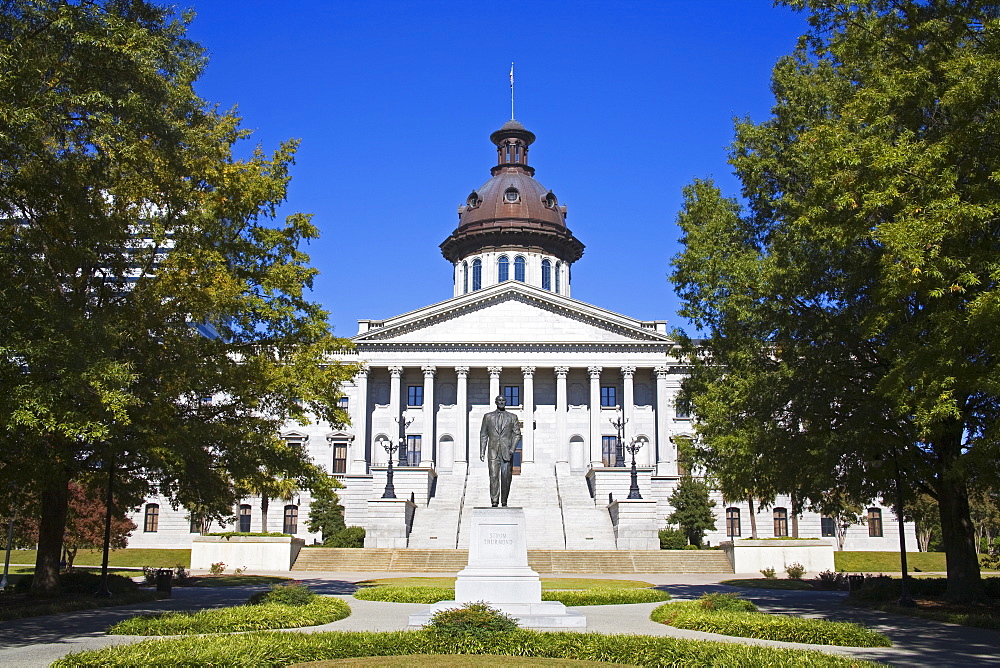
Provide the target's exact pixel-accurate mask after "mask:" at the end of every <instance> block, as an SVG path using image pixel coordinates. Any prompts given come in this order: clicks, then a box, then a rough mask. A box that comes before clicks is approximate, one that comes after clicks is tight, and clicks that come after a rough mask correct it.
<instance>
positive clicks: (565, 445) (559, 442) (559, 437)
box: [555, 366, 569, 462]
mask: <svg viewBox="0 0 1000 668" xmlns="http://www.w3.org/2000/svg"><path fill="white" fill-rule="evenodd" d="M555 373H556V461H557V462H569V441H568V440H567V438H566V412H567V411H568V410H569V408H568V405H567V401H566V376H567V375H568V374H569V367H568V366H557V367H556V368H555Z"/></svg>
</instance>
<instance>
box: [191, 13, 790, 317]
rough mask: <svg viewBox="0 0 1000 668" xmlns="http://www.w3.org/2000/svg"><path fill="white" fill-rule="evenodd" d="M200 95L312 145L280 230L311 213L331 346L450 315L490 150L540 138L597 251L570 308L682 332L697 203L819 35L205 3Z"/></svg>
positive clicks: (576, 18)
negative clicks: (706, 181) (807, 43)
mask: <svg viewBox="0 0 1000 668" xmlns="http://www.w3.org/2000/svg"><path fill="white" fill-rule="evenodd" d="M188 6H191V7H192V8H193V9H194V11H195V12H196V18H195V20H194V22H193V24H192V25H191V28H190V32H189V34H190V36H191V37H192V38H193V39H195V40H197V41H199V42H201V43H202V44H203V45H204V46H205V47H206V48H207V49H208V52H209V57H210V61H209V65H208V68H207V71H206V72H205V75H204V77H203V78H202V80H201V81H200V83H199V85H198V92H199V93H200V94H201V95H202V96H203V97H204V98H205V99H207V100H209V101H212V102H216V103H218V104H220V105H222V106H223V107H231V106H234V105H238V107H239V112H240V114H241V115H242V116H243V118H244V125H245V127H248V128H251V129H253V130H254V131H255V132H254V137H253V140H252V143H250V144H248V145H247V146H245V147H243V149H242V150H243V151H244V152H248V151H249V150H250V148H252V145H253V143H260V144H261V145H262V146H263V147H264V148H265V149H267V150H273V149H274V148H275V147H276V146H277V145H278V143H279V142H280V141H282V140H285V139H289V138H297V139H299V140H301V142H302V143H301V147H300V149H299V152H298V155H297V159H296V165H295V166H294V167H293V168H292V182H291V186H290V190H289V200H288V203H287V205H286V206H285V207H283V214H287V213H291V212H293V211H302V212H306V213H312V214H314V218H313V221H314V223H315V224H316V225H317V226H318V227H319V228H320V230H321V234H322V237H321V238H320V239H319V240H318V241H314V242H312V243H311V244H310V245H309V247H308V248H307V249H306V250H307V251H308V252H309V254H310V255H311V257H312V263H313V264H314V265H315V266H316V267H317V268H318V269H319V270H320V272H321V273H320V275H319V277H318V278H317V280H316V284H315V286H314V287H315V291H314V298H315V299H316V300H317V301H319V302H320V303H322V304H323V305H324V307H325V308H326V309H327V310H328V311H330V320H331V323H332V324H333V325H334V329H335V333H336V334H338V335H340V336H351V335H353V334H355V333H356V331H357V320H358V319H360V318H372V319H381V318H386V317H390V316H393V315H397V314H400V313H404V312H407V311H411V310H413V309H416V308H419V307H421V306H425V305H428V304H432V303H436V302H439V301H442V300H445V299H448V298H449V297H450V296H451V288H452V285H451V271H452V270H451V265H450V263H448V262H447V261H446V260H445V259H444V258H443V257H442V256H441V253H440V250H439V249H438V244H440V243H441V242H442V241H443V240H444V239H445V238H446V237H447V236H448V235H449V234H450V233H451V231H452V230H453V229H454V228H455V227H456V226H457V224H458V217H457V214H456V209H457V207H458V205H459V204H460V203H462V202H464V200H465V198H466V196H467V195H468V193H469V192H470V191H471V190H472V189H473V188H477V187H479V186H480V185H481V184H482V183H483V182H485V181H486V180H487V179H488V178H489V168H490V167H491V166H492V165H493V164H494V163H495V160H496V153H495V149H494V148H493V146H492V144H490V142H489V135H490V133H491V132H492V131H493V130H495V129H497V128H498V127H500V125H502V124H503V123H504V122H505V121H506V120H507V119H508V118H509V117H510V88H509V85H508V71H509V69H510V63H511V61H514V62H515V63H516V66H515V70H516V96H517V97H516V109H515V111H516V116H517V119H518V120H519V121H521V122H522V123H523V124H524V125H525V126H526V127H527V128H528V129H529V130H531V131H533V132H534V133H535V134H536V135H537V137H538V138H537V140H536V142H535V143H534V145H533V146H532V151H531V156H530V162H531V164H532V165H533V166H534V167H535V168H536V169H537V173H536V175H535V177H536V178H537V179H538V181H540V182H541V183H542V184H543V185H544V186H545V187H546V188H549V189H551V190H553V191H554V192H555V194H556V195H557V196H558V197H559V200H560V202H562V203H564V204H566V205H567V206H568V207H569V214H568V217H567V224H568V226H569V227H570V229H571V230H572V231H573V233H574V234H575V235H576V236H577V238H579V239H580V240H581V241H582V242H583V243H584V244H586V246H587V249H586V251H585V253H584V256H583V258H582V259H581V260H580V261H579V262H577V263H576V264H575V265H574V267H573V297H574V298H576V299H579V300H582V301H585V302H588V303H591V304H595V305H597V306H600V307H602V308H606V309H610V310H612V311H616V312H619V313H623V314H625V315H629V316H633V317H636V318H641V319H643V320H663V319H666V320H667V321H668V322H669V324H670V326H679V327H685V326H686V323H685V322H684V321H682V320H681V319H680V317H679V316H678V315H677V314H676V311H677V308H678V301H677V298H676V297H675V295H674V294H673V291H672V290H671V286H670V283H669V282H668V280H667V275H668V273H669V270H670V266H669V263H670V258H671V257H672V256H673V255H675V254H676V253H677V252H678V250H679V246H678V243H677V240H678V237H679V231H678V229H677V226H676V224H675V219H676V215H677V211H678V209H679V207H680V202H681V189H682V188H683V186H684V185H685V184H687V183H690V182H691V180H692V179H693V178H696V177H697V178H704V177H712V178H714V179H716V181H717V182H718V183H719V184H720V185H721V186H722V187H723V189H724V190H725V191H727V193H728V194H733V195H735V194H738V192H739V185H738V182H737V181H736V179H735V178H734V177H733V176H732V174H731V168H730V167H729V165H728V164H727V163H726V146H727V145H728V144H729V143H730V142H731V140H732V136H733V123H732V120H733V117H734V116H741V117H742V116H750V117H751V118H753V119H754V120H758V121H759V120H763V119H765V118H767V116H768V113H769V109H770V106H771V103H772V97H771V94H770V88H769V80H770V73H771V68H772V67H773V65H774V63H775V61H776V60H777V58H779V57H780V56H781V55H783V54H786V53H789V52H790V51H791V50H792V49H793V48H794V46H795V42H796V38H797V37H798V35H800V34H801V33H803V32H804V31H805V27H806V23H805V17H804V16H803V15H800V14H796V13H793V12H791V11H790V10H788V9H786V8H783V7H778V8H775V7H772V6H771V3H770V2H768V1H766V0H728V1H726V0H719V1H709V0H705V1H703V2H690V1H680V0H677V1H675V0H662V1H660V2H589V1H577V2H545V1H536V2H524V1H520V0H510V1H508V2H502V3H501V2H489V3H486V2H474V1H469V2H435V1H433V0H429V1H426V2H388V1H372V2H357V1H351V2H346V1H339V2H338V1H332V0H331V1H319V0H316V1H304V0H296V1H295V2H274V1H273V0H268V1H264V0H243V1H241V2H236V1H228V0H225V1H224V0H193V3H191V4H189V5H188Z"/></svg>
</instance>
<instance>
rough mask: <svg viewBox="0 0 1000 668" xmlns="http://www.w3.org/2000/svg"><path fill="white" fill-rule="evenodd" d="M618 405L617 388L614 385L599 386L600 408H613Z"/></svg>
mask: <svg viewBox="0 0 1000 668" xmlns="http://www.w3.org/2000/svg"><path fill="white" fill-rule="evenodd" d="M617 405H618V389H617V388H615V387H602V388H601V408H614V407H615V406H617Z"/></svg>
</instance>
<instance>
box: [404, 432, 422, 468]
mask: <svg viewBox="0 0 1000 668" xmlns="http://www.w3.org/2000/svg"><path fill="white" fill-rule="evenodd" d="M402 461H403V458H402V457H400V462H402ZM405 461H406V464H404V466H420V435H419V434H418V435H416V436H407V437H406V460H405Z"/></svg>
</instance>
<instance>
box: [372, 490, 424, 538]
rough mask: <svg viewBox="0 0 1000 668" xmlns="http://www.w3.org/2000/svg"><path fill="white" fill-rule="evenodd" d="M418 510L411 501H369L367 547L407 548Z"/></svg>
mask: <svg viewBox="0 0 1000 668" xmlns="http://www.w3.org/2000/svg"><path fill="white" fill-rule="evenodd" d="M416 509H417V506H416V504H415V503H412V502H411V501H410V500H409V499H369V500H368V526H367V527H366V529H365V547H390V548H393V547H395V548H401V547H406V542H407V540H408V539H409V536H410V528H411V527H412V526H413V511H415V510H416Z"/></svg>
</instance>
